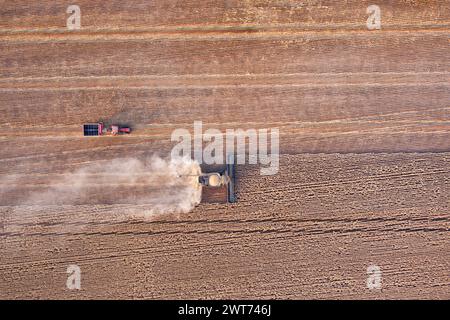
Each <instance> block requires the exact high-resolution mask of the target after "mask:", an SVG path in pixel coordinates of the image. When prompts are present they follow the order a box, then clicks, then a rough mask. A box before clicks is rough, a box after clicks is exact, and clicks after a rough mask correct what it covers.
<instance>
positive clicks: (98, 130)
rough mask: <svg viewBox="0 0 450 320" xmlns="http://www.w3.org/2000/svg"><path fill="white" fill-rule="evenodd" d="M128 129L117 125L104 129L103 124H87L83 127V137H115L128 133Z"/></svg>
mask: <svg viewBox="0 0 450 320" xmlns="http://www.w3.org/2000/svg"><path fill="white" fill-rule="evenodd" d="M130 132H131V128H130V127H122V126H119V125H112V126H109V127H108V128H105V126H104V125H103V123H101V122H100V123H87V124H84V125H83V135H84V136H85V137H93V136H102V135H105V134H110V135H113V136H116V135H118V134H126V133H130Z"/></svg>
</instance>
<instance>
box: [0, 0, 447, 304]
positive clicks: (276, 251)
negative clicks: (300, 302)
mask: <svg viewBox="0 0 450 320" xmlns="http://www.w3.org/2000/svg"><path fill="white" fill-rule="evenodd" d="M371 4H375V3H372V2H368V1H357V0H354V1H353V0H352V1H347V2H346V5H345V6H342V2H341V1H294V0H293V1H275V0H273V1H272V0H271V1H252V0H246V1H216V0H211V1H193V0H187V1H175V0H168V1H148V2H147V1H138V0H130V1H126V2H122V1H109V2H104V1H97V0H95V1H92V0H90V1H87V0H86V1H85V0H80V1H77V5H78V6H79V7H80V8H81V29H80V30H71V31H68V30H67V27H66V20H67V18H68V17H69V16H70V14H68V13H66V9H67V6H68V4H67V3H66V2H64V1H40V2H32V1H24V0H20V1H14V2H11V1H9V2H7V1H0V18H1V19H0V48H1V50H0V112H1V115H2V117H1V118H0V150H1V151H2V152H1V154H0V164H1V165H0V257H1V258H0V298H1V299H18V298H27V299H29V298H31V299H58V298H61V299H90V298H106V299H114V298H131V299H140V298H149V299H171V298H175V299H198V298H201V299H204V298H224V299H226V298H232V299H244V298H249V299H252V298H255V299H259V298H270V299H272V298H276V299H286V298H288V299H326V298H330V299H412V298H414V299H449V298H450V281H449V277H448V275H449V272H450V263H449V256H448V252H449V249H450V237H449V227H450V201H449V194H450V185H449V183H450V81H449V79H450V54H449V52H450V51H449V49H450V4H449V2H448V1H438V0H430V1H413V0H411V1H406V0H403V1H395V2H394V1H385V0H380V1H377V3H376V4H377V5H378V6H379V7H380V8H381V23H382V28H381V30H371V31H369V30H368V28H367V26H366V20H367V18H368V16H369V14H368V13H367V12H366V9H367V7H368V6H369V5H371ZM100 121H102V122H105V123H108V124H112V123H123V124H126V125H129V126H131V128H132V132H131V134H130V135H123V136H101V137H83V136H82V132H81V126H82V124H83V123H92V122H100ZM194 121H202V123H203V131H205V130H207V129H218V130H220V131H221V132H225V130H227V129H265V128H267V129H271V128H278V130H279V133H280V139H279V149H280V163H279V170H278V173H277V174H275V175H267V176H264V175H261V171H260V168H261V165H259V164H257V165H254V164H242V165H237V166H236V170H237V172H236V179H237V180H236V195H237V198H238V201H237V203H234V204H227V203H226V199H225V198H226V197H224V195H223V194H224V192H225V190H224V189H223V188H222V189H220V190H216V191H211V189H207V188H204V189H203V191H201V190H198V189H191V188H190V187H191V180H190V178H188V177H189V174H191V173H192V172H197V170H199V168H197V166H196V164H193V163H188V164H186V163H181V164H180V163H173V162H168V160H165V159H166V158H167V157H168V156H169V155H170V152H171V150H172V148H173V147H174V145H175V142H173V141H171V134H172V133H173V131H174V130H176V129H180V128H185V129H187V130H189V131H191V132H192V131H193V125H194ZM155 155H158V156H159V157H156V156H155ZM160 157H161V158H160ZM174 168H175V169H174ZM202 169H203V170H207V171H211V170H214V169H215V168H214V167H208V166H205V165H202ZM180 170H181V171H182V172H183V173H184V174H186V176H185V177H184V178H183V180H182V181H180V180H179V179H178V178H179V177H178V174H179V173H180ZM200 195H202V202H201V203H200V204H199V203H198V202H199V200H200ZM224 199H225V200H224ZM72 265H76V266H78V267H79V269H80V270H81V288H80V290H78V289H75V290H73V289H71V288H69V286H68V285H67V280H68V277H69V274H68V273H67V270H68V267H69V266H72ZM373 266H375V267H376V268H378V269H379V271H380V273H379V274H378V275H379V276H380V278H379V279H380V281H381V282H380V283H378V284H379V286H377V287H376V288H373V287H370V286H369V283H368V279H370V278H371V276H372V274H371V273H370V272H368V268H371V267H373Z"/></svg>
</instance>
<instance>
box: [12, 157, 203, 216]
mask: <svg viewBox="0 0 450 320" xmlns="http://www.w3.org/2000/svg"><path fill="white" fill-rule="evenodd" d="M200 172H201V171H200V166H199V165H198V163H197V162H195V161H193V160H191V159H190V158H183V159H174V160H165V159H162V158H160V157H157V156H152V157H150V158H147V159H145V160H139V159H135V158H118V159H114V160H111V161H108V162H99V163H90V164H87V165H85V166H83V167H81V168H79V169H77V170H76V171H74V172H70V173H65V174H62V175H60V176H59V177H58V178H57V179H54V180H52V181H49V182H48V183H47V184H46V185H45V187H44V188H43V190H40V191H38V192H32V193H31V194H30V195H29V196H28V197H27V198H26V199H22V201H20V202H21V203H20V205H28V206H29V205H31V206H39V205H88V204H92V205H95V204H130V205H145V208H146V212H145V215H147V216H151V215H155V214H164V213H186V212H189V211H191V210H192V209H193V208H194V207H195V206H196V205H197V204H199V203H200V201H201V186H200V185H199V184H198V182H197V177H196V176H197V175H198V174H199V173H200Z"/></svg>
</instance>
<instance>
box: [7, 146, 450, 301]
mask: <svg viewBox="0 0 450 320" xmlns="http://www.w3.org/2000/svg"><path fill="white" fill-rule="evenodd" d="M280 165H281V166H280V173H279V174H278V175H275V176H266V177H262V176H260V174H259V170H258V168H257V167H256V166H245V167H239V168H238V171H237V175H238V186H239V188H238V194H237V195H238V199H239V201H238V203H237V204H234V205H224V204H202V205H200V206H199V207H197V208H196V209H195V210H194V211H193V212H191V213H187V214H179V215H165V216H159V217H156V218H154V219H152V220H145V219H143V218H142V217H141V216H142V215H143V213H144V212H145V210H147V209H148V208H146V207H145V206H144V205H141V206H137V205H135V206H129V205H95V206H92V205H84V206H83V205H77V206H62V207H61V206H38V207H31V206H14V207H10V206H2V207H1V210H2V234H1V244H2V246H1V252H0V253H1V256H2V263H1V266H0V268H1V273H0V274H1V276H2V281H1V287H0V289H1V291H0V292H2V298H18V297H25V298H117V297H120V298H338V299H339V298H355V299H357V298H424V297H426V298H439V299H448V298H449V282H448V271H449V265H448V249H449V242H448V240H449V239H448V228H449V222H450V216H449V201H448V194H449V192H450V187H449V182H450V181H449V180H450V154H448V153H444V154H391V155H389V154H378V155H374V154H372V155H369V154H365V155H296V156H294V155H291V156H283V157H282V159H281V164H280ZM20 190H21V189H20V187H19V189H18V192H20ZM70 264H77V265H78V266H80V268H81V270H82V275H83V277H82V290H81V291H76V292H73V291H69V290H68V289H67V288H66V279H67V274H66V268H67V267H68V265H70ZM371 265H377V266H379V267H380V268H381V271H382V281H383V282H382V284H383V286H382V290H381V291H380V290H369V289H368V288H367V286H366V281H367V277H368V275H367V273H366V272H367V267H369V266H371Z"/></svg>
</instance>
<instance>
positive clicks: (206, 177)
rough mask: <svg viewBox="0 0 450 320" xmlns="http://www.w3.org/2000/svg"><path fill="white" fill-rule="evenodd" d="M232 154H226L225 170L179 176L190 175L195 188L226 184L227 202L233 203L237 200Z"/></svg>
mask: <svg viewBox="0 0 450 320" xmlns="http://www.w3.org/2000/svg"><path fill="white" fill-rule="evenodd" d="M233 160H234V156H233V155H229V156H228V163H227V165H226V167H225V170H223V171H219V172H210V173H202V172H201V171H200V170H199V172H196V173H193V174H187V175H185V174H182V175H179V177H192V178H193V184H194V185H195V186H196V187H197V188H202V187H208V188H215V189H218V188H221V187H224V186H226V188H227V202H228V203H235V202H236V201H237V198H236V190H235V185H236V172H235V164H234V161H233Z"/></svg>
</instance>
